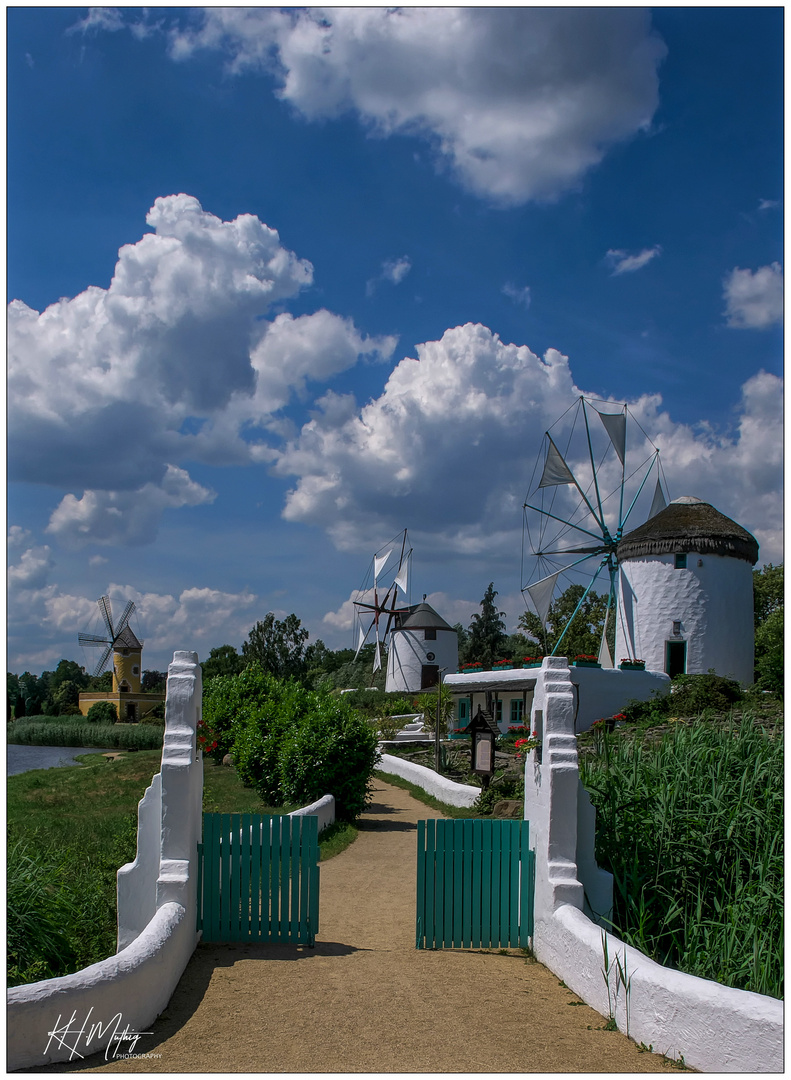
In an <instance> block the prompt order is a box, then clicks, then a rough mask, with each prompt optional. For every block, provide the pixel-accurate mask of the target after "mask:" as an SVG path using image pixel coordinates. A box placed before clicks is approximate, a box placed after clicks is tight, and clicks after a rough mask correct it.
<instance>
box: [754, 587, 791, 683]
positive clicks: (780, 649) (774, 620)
mask: <svg viewBox="0 0 791 1080" xmlns="http://www.w3.org/2000/svg"><path fill="white" fill-rule="evenodd" d="M784 655H785V654H784V638H783V608H782V607H778V608H776V609H775V610H774V611H772V612H770V614H769V615H767V617H766V619H765V620H764V621H763V622H762V623H761V625H760V626H759V627H758V629H757V630H756V632H755V674H756V682H757V684H758V687H759V689H761V690H771V691H773V692H774V693H775V694H778V695H779V696H780V697H782V696H783V681H784V680H783V676H784V671H785V667H784Z"/></svg>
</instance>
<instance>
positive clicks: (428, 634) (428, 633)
mask: <svg viewBox="0 0 791 1080" xmlns="http://www.w3.org/2000/svg"><path fill="white" fill-rule="evenodd" d="M423 640H424V641H436V640H437V631H436V630H424V631H423Z"/></svg>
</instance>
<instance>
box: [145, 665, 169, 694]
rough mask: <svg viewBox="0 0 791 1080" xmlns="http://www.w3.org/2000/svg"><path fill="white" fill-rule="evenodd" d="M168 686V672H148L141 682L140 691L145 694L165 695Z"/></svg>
mask: <svg viewBox="0 0 791 1080" xmlns="http://www.w3.org/2000/svg"><path fill="white" fill-rule="evenodd" d="M167 684H168V673H167V672H166V671H150V670H146V671H144V672H143V678H142V679H141V680H140V689H141V690H142V691H143V693H144V694H164V693H165V689H166V687H167Z"/></svg>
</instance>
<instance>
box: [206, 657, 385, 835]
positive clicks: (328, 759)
mask: <svg viewBox="0 0 791 1080" xmlns="http://www.w3.org/2000/svg"><path fill="white" fill-rule="evenodd" d="M203 719H204V721H205V722H206V723H207V724H208V725H209V726H210V727H211V728H212V730H213V731H214V732H215V733H216V734H218V736H219V734H220V732H221V733H222V737H223V738H225V739H227V741H228V744H229V749H230V750H231V753H232V754H233V758H234V762H235V766H236V771H237V773H238V775H239V777H240V778H241V780H242V781H243V782H244V783H245V784H247V785H249V786H251V787H254V788H255V789H256V791H257V792H258V794H259V795H260V797H261V798H262V799H263V801H264V802H266V803H268V804H270V805H280V804H282V803H284V802H288V803H291V804H297V805H303V804H305V803H309V802H313V801H314V800H315V799H318V798H321V796H322V795H327V794H331V795H334V796H335V812H336V816H337V817H338V819H339V820H342V821H352V820H354V818H356V817H357V816H358V815H359V814H360V813H361V812H362V810H363V809H364V807H365V804H366V800H367V797H368V783H369V780H370V777H371V774H372V772H373V766H374V761H375V759H376V745H377V737H376V732H375V731H374V730H373V729H372V727H371V725H370V724H369V723H368V721H367V720H366V719H365V718H364V717H363V716H361V715H360V714H359V713H358V712H357V711H356V710H355V709H353V708H352V707H351V706H350V705H349V704H348V703H347V702H345V701H344V699H343V698H342V697H340V698H338V697H333V696H331V695H330V694H329V693H328V692H326V691H325V692H322V691H313V690H307V689H306V688H305V687H303V686H300V685H299V684H298V683H296V682H294V681H291V682H283V681H282V680H279V679H276V678H275V677H274V676H272V675H271V674H269V673H267V672H265V671H263V670H262V669H261V668H260V667H259V666H257V665H254V666H251V667H250V668H247V669H246V670H245V671H244V672H242V674H241V675H237V676H235V677H233V678H231V677H225V678H220V679H213V680H212V681H211V683H209V685H208V687H207V688H206V690H205V691H204V703H203Z"/></svg>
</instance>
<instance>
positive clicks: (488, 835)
mask: <svg viewBox="0 0 791 1080" xmlns="http://www.w3.org/2000/svg"><path fill="white" fill-rule="evenodd" d="M491 944H492V822H491V821H488V820H484V821H482V822H481V948H482V949H488V948H490V946H491Z"/></svg>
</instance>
